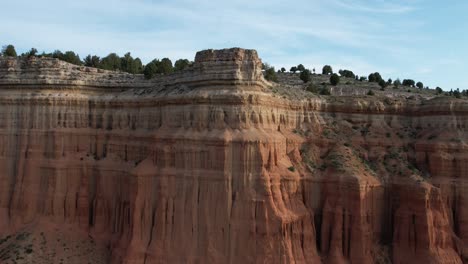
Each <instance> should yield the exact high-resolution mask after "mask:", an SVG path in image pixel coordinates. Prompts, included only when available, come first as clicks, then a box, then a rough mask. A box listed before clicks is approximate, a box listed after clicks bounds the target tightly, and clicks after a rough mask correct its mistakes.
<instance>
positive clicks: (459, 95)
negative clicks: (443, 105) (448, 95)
mask: <svg viewBox="0 0 468 264" xmlns="http://www.w3.org/2000/svg"><path fill="white" fill-rule="evenodd" d="M453 96H455V97H456V98H461V92H460V88H457V89H456V90H455V91H453Z"/></svg>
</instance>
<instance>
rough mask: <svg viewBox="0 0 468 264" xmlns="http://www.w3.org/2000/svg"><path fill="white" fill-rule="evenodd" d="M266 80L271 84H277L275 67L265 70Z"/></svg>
mask: <svg viewBox="0 0 468 264" xmlns="http://www.w3.org/2000/svg"><path fill="white" fill-rule="evenodd" d="M265 79H267V80H268V81H271V82H277V81H278V77H277V76H276V71H275V67H269V68H268V69H266V70H265Z"/></svg>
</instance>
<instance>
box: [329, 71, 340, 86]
mask: <svg viewBox="0 0 468 264" xmlns="http://www.w3.org/2000/svg"><path fill="white" fill-rule="evenodd" d="M330 83H331V85H333V86H336V85H338V84H339V83H340V76H339V75H338V74H336V73H334V74H332V75H331V76H330Z"/></svg>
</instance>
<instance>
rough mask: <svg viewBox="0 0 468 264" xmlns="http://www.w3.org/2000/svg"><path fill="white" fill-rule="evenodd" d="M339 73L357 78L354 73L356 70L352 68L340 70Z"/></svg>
mask: <svg viewBox="0 0 468 264" xmlns="http://www.w3.org/2000/svg"><path fill="white" fill-rule="evenodd" d="M338 73H339V74H340V75H341V76H343V77H348V78H353V79H354V78H356V75H354V72H352V71H350V70H339V71H338Z"/></svg>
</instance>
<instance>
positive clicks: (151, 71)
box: [143, 61, 158, 79]
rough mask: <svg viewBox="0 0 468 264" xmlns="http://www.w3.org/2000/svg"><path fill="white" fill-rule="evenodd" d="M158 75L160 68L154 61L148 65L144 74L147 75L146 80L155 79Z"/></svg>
mask: <svg viewBox="0 0 468 264" xmlns="http://www.w3.org/2000/svg"><path fill="white" fill-rule="evenodd" d="M157 73H158V66H157V65H156V63H155V62H154V61H152V62H150V63H148V64H146V66H145V69H144V70H143V74H144V75H145V78H146V79H151V78H153V77H154V76H155V75H156V74H157Z"/></svg>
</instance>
